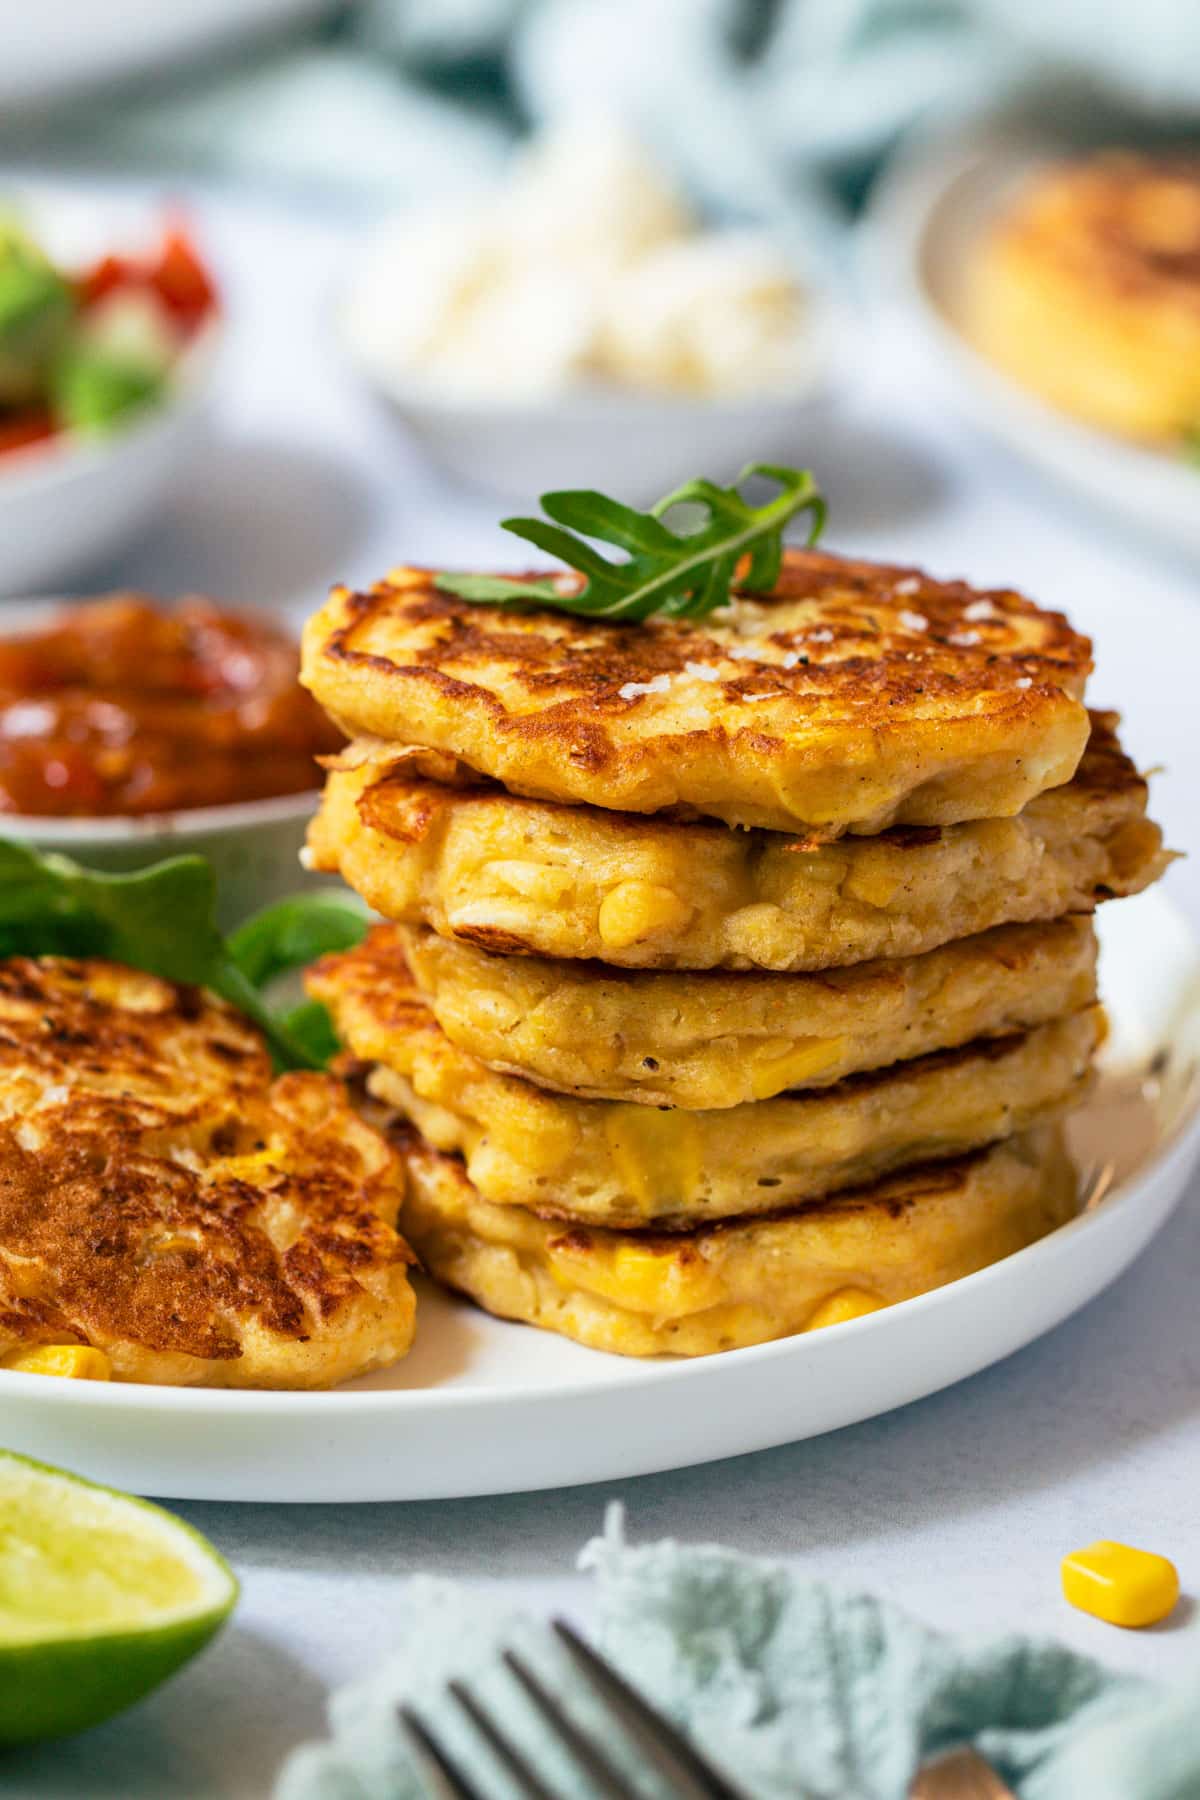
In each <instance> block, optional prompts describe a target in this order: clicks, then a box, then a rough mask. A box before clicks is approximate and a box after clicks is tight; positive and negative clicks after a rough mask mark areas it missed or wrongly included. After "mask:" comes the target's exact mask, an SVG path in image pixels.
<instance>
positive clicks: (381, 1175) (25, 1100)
mask: <svg viewBox="0 0 1200 1800" xmlns="http://www.w3.org/2000/svg"><path fill="white" fill-rule="evenodd" d="M402 1192H403V1175H402V1170H401V1168H400V1166H399V1164H398V1162H397V1159H396V1156H395V1154H394V1152H393V1151H392V1150H391V1149H390V1147H389V1146H388V1145H387V1144H386V1143H385V1142H384V1140H383V1139H382V1138H381V1137H380V1136H379V1135H378V1134H377V1133H376V1132H374V1131H373V1130H371V1128H370V1127H369V1126H367V1125H366V1124H364V1123H363V1122H362V1121H361V1119H359V1118H358V1116H357V1115H356V1113H355V1112H354V1111H353V1110H352V1108H351V1106H350V1104H349V1101H348V1099H347V1096H346V1093H345V1089H344V1088H343V1086H342V1084H341V1083H340V1082H339V1081H337V1080H336V1079H335V1078H334V1077H332V1076H324V1075H285V1076H282V1077H280V1078H279V1079H278V1080H272V1076H271V1065H270V1060H269V1057H268V1055H267V1052H266V1048H265V1046H264V1043H263V1041H262V1039H261V1038H260V1036H259V1035H258V1033H257V1032H256V1031H255V1030H254V1029H253V1027H251V1026H250V1025H249V1024H248V1023H247V1021H246V1020H245V1019H243V1018H242V1017H241V1016H240V1015H239V1014H237V1013H235V1012H234V1011H233V1010H232V1009H231V1008H229V1007H227V1006H226V1005H224V1004H223V1003H222V1002H221V1001H218V1000H215V999H213V998H211V997H210V996H208V995H205V994H203V993H201V992H199V991H197V990H196V989H193V988H186V987H175V986H172V985H171V984H170V983H167V982H163V981H159V980H157V979H155V978H154V977H153V976H149V975H144V974H141V973H139V972H137V971H135V970H132V969H127V968H124V967H121V966H119V965H117V964H113V963H104V962H97V961H71V960H65V959H52V958H43V959H38V960H34V959H27V958H22V957H16V958H12V959H10V960H8V961H6V962H0V1358H3V1357H4V1356H5V1355H7V1354H9V1353H11V1352H12V1351H13V1350H15V1349H17V1348H19V1347H23V1346H29V1345H33V1344H38V1343H81V1344H91V1345H94V1346H96V1347H97V1348H98V1349H101V1350H103V1351H105V1352H106V1353H107V1355H108V1356H109V1358H110V1359H111V1363H112V1371H113V1375H114V1377H115V1378H116V1379H118V1380H125V1381H158V1382H168V1383H174V1384H202V1385H208V1386H214V1387H322V1386H327V1385H330V1384H332V1383H334V1382H337V1381H344V1380H346V1379H348V1378H349V1377H350V1376H353V1375H357V1374H361V1373H363V1372H364V1371H365V1370H367V1369H372V1368H378V1367H381V1366H384V1365H386V1364H387V1363H390V1362H392V1361H394V1360H395V1359H396V1358H397V1357H399V1356H402V1355H403V1354H404V1353H405V1351H406V1350H407V1349H408V1347H409V1344H410V1342H411V1340H412V1334H413V1325H414V1310H415V1301H414V1297H413V1292H412V1288H411V1286H410V1284H409V1280H408V1266H409V1264H410V1262H411V1260H412V1257H411V1252H410V1251H409V1249H408V1247H407V1245H406V1244H405V1243H404V1241H403V1239H402V1238H400V1237H399V1236H398V1235H397V1233H396V1230H395V1222H396V1216H397V1212H398V1209H399V1206H400V1201H401V1198H402ZM0 1379H2V1377H0Z"/></svg>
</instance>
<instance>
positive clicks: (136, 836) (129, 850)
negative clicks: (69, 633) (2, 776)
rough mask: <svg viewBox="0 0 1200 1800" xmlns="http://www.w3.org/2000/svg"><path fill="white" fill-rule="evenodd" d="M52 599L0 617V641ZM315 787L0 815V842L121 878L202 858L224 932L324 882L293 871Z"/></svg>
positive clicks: (26, 603)
mask: <svg viewBox="0 0 1200 1800" xmlns="http://www.w3.org/2000/svg"><path fill="white" fill-rule="evenodd" d="M63 604H64V603H63V602H62V601H60V600H19V601H14V602H12V603H11V604H10V605H7V606H5V607H4V608H3V610H2V611H0V635H7V636H11V635H13V634H15V633H17V632H21V631H29V630H36V629H37V628H38V627H39V626H40V625H43V624H46V623H48V622H49V620H50V619H51V618H53V617H54V616H55V615H56V614H57V613H58V612H59V611H61V609H62V606H63ZM319 797H320V794H319V788H317V787H314V788H312V789H310V790H308V791H307V792H306V793H302V794H282V795H280V796H279V797H278V798H276V799H271V800H248V801H241V802H237V803H235V804H232V805H229V806H203V807H192V808H190V809H185V810H183V811H180V812H171V813H153V814H148V815H147V816H145V817H128V818H95V819H62V818H38V817H34V816H30V815H23V814H18V813H0V838H15V839H19V840H20V841H21V842H22V843H26V844H32V845H33V846H34V847H35V848H36V849H38V850H47V851H57V852H59V853H60V854H61V855H63V856H70V857H73V858H74V860H75V861H76V862H80V863H83V864H84V865H85V866H86V867H88V868H91V869H100V870H103V871H105V872H106V873H109V874H126V873H128V872H129V871H131V870H133V869H143V868H146V867H147V866H148V865H149V864H150V863H156V862H161V861H162V860H163V859H164V858H165V857H168V856H185V855H188V854H193V853H195V854H198V855H200V856H205V857H207V858H208V860H209V862H210V863H211V864H212V867H213V874H214V876H215V877H216V882H217V923H218V924H219V925H220V927H221V929H222V930H226V931H227V930H230V929H232V928H233V927H234V926H236V925H240V924H241V923H242V921H243V920H244V919H245V918H247V917H248V916H249V914H250V913H252V912H254V911H256V910H257V908H258V907H260V906H266V905H269V904H270V902H271V901H273V900H281V899H283V898H284V896H285V895H287V894H294V893H295V892H296V891H297V890H298V889H300V888H304V887H313V886H319V885H320V884H321V883H322V882H323V883H324V884H325V885H328V883H329V877H328V876H316V875H310V874H307V873H306V872H305V870H304V869H303V868H302V867H301V865H300V851H301V848H302V847H303V844H304V836H305V831H306V828H307V826H308V821H309V820H310V819H311V817H312V815H313V813H314V812H315V811H316V809H317V801H318V799H319Z"/></svg>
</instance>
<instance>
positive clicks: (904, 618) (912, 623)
mask: <svg viewBox="0 0 1200 1800" xmlns="http://www.w3.org/2000/svg"><path fill="white" fill-rule="evenodd" d="M897 616H898V618H899V620H900V623H901V625H903V627H904V629H905V631H928V630H929V620H928V619H927V618H926V617H925V614H924V613H919V612H908V611H905V612H902V613H899V614H898V615H897Z"/></svg>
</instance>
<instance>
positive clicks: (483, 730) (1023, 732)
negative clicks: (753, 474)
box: [302, 550, 1091, 840]
mask: <svg viewBox="0 0 1200 1800" xmlns="http://www.w3.org/2000/svg"><path fill="white" fill-rule="evenodd" d="M1090 669H1091V646H1090V644H1089V643H1088V640H1087V639H1086V638H1084V637H1081V636H1079V635H1078V634H1077V633H1076V632H1074V631H1073V630H1072V629H1071V627H1070V626H1069V625H1068V623H1067V621H1066V620H1065V619H1064V618H1063V617H1062V616H1061V614H1058V613H1051V612H1045V611H1042V610H1041V609H1040V608H1038V607H1037V606H1035V605H1034V604H1033V603H1032V602H1031V601H1029V600H1025V599H1023V598H1022V597H1021V596H1020V595H1019V594H1015V593H1012V592H1011V591H1009V590H1007V589H993V590H990V591H988V592H981V591H979V590H978V589H975V588H972V587H969V586H967V584H966V583H964V582H942V581H935V580H933V579H932V578H931V577H929V576H927V575H925V574H922V573H921V572H920V571H918V570H914V569H907V568H896V567H890V566H886V565H883V564H877V563H868V562H858V561H853V560H851V559H848V558H843V557H838V556H833V555H830V554H827V553H825V552H822V551H799V550H795V551H789V552H788V553H787V555H786V557H785V560H784V565H783V570H782V573H781V576H780V579H779V582H778V585H777V587H776V589H775V591H774V592H773V593H772V594H770V595H767V596H761V595H760V596H750V595H743V596H740V597H737V598H735V600H734V601H733V602H732V603H731V604H730V605H729V606H727V607H725V608H723V609H722V610H721V611H719V612H717V613H714V614H712V615H711V616H710V617H709V618H707V619H703V620H700V621H697V622H692V623H689V622H686V621H684V622H680V621H673V620H669V619H661V618H656V619H651V620H649V621H647V622H646V623H644V624H640V625H631V624H611V623H605V622H603V621H595V620H588V619H583V618H579V617H575V616H572V615H570V614H567V613H562V612H557V611H551V610H542V611H534V612H506V611H502V610H500V609H498V608H494V607H485V606H476V605H471V604H470V603H468V602H467V601H463V600H459V599H456V598H454V597H453V596H451V595H449V594H446V593H443V592H441V591H439V590H438V589H437V588H436V586H435V585H434V580H433V577H432V576H431V574H430V572H429V571H427V570H421V569H407V568H401V569H397V570H395V571H394V572H393V573H392V575H391V576H390V577H389V578H388V579H387V580H386V581H382V582H380V583H378V584H377V585H376V586H375V587H373V588H372V589H370V591H369V592H366V593H354V592H351V591H350V590H349V589H346V588H337V589H335V590H334V593H333V595H332V597H331V599H330V600H329V602H328V604H327V605H326V606H325V608H324V609H323V610H322V611H321V612H319V613H318V614H317V615H316V616H315V617H314V618H313V619H311V620H310V621H309V624H308V626H307V628H306V631H305V635H304V649H303V669H302V678H303V680H304V681H305V683H306V685H307V686H309V687H310V688H311V689H312V691H313V693H314V694H315V695H316V696H317V698H318V699H319V700H320V701H321V703H322V705H323V706H325V708H326V709H327V711H328V712H329V713H330V715H331V716H332V717H333V718H334V719H335V721H336V722H337V723H338V724H339V725H341V726H342V728H343V729H345V730H346V731H347V733H348V735H350V736H355V735H357V736H364V735H365V736H372V737H376V738H381V739H385V740H387V741H388V742H390V743H394V744H399V745H419V746H424V747H429V748H432V749H434V750H441V751H446V752H449V753H450V754H452V755H454V756H456V757H460V758H461V759H462V760H463V761H464V762H466V763H467V764H468V765H469V766H470V767H471V768H473V769H475V770H478V771H480V772H482V773H483V774H485V775H489V776H492V777H495V778H496V779H497V780H499V781H502V782H503V783H504V784H505V785H506V786H507V787H508V788H509V789H510V790H511V791H512V792H514V793H519V794H525V795H531V796H534V797H536V798H541V799H547V800H555V801H564V802H584V803H587V804H589V805H592V806H598V807H605V808H612V809H618V810H624V811H628V812H635V813H656V812H660V811H663V810H664V809H668V808H673V807H679V806H684V807H688V808H690V809H694V810H695V811H696V812H699V813H702V814H711V815H714V816H715V817H717V818H719V819H723V820H725V821H726V823H728V824H731V825H747V826H762V827H767V828H769V829H773V830H779V831H796V830H803V831H805V832H806V833H807V834H808V835H810V836H811V837H813V838H820V839H825V840H827V839H831V838H836V837H838V836H840V835H841V834H842V833H843V832H846V831H858V832H865V833H872V832H877V831H880V830H883V829H884V828H885V827H887V826H889V825H892V824H915V825H923V826H924V825H936V826H941V825H949V824H954V823H956V822H958V821H960V820H963V819H973V818H984V817H989V818H994V817H1003V816H1008V815H1011V814H1013V813H1015V812H1017V811H1019V809H1020V808H1021V807H1022V806H1023V805H1024V804H1025V803H1026V801H1028V800H1030V799H1031V798H1032V797H1033V796H1034V795H1035V794H1038V793H1041V792H1042V791H1043V789H1046V788H1051V787H1055V786H1057V785H1058V784H1059V783H1061V782H1064V781H1068V780H1069V779H1070V777H1071V776H1072V774H1073V773H1074V771H1075V768H1076V765H1077V764H1078V761H1079V758H1080V756H1081V755H1082V753H1083V748H1084V745H1085V743H1086V741H1087V731H1088V727H1087V717H1086V714H1085V712H1084V709H1083V706H1082V704H1081V696H1082V693H1083V689H1084V684H1085V681H1086V678H1087V675H1088V672H1089V670H1090Z"/></svg>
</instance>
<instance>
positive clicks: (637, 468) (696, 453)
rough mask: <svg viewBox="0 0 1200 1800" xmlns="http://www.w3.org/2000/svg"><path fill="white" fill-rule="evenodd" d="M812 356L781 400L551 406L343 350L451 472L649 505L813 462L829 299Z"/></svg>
mask: <svg viewBox="0 0 1200 1800" xmlns="http://www.w3.org/2000/svg"><path fill="white" fill-rule="evenodd" d="M809 330H810V334H811V351H812V354H811V357H810V358H809V362H808V367H807V369H806V371H805V372H804V374H803V375H802V376H801V377H800V378H799V379H797V380H796V381H795V382H793V383H792V384H790V385H789V386H788V387H787V388H786V389H785V390H783V391H780V392H773V393H761V394H758V393H755V394H738V395H723V396H720V397H707V396H706V397H700V396H697V397H695V398H693V397H691V396H687V395H677V394H672V393H670V392H666V391H656V390H652V389H649V388H641V389H637V388H633V387H630V388H619V387H616V386H615V385H614V386H612V387H601V386H599V385H597V386H595V387H590V388H583V387H580V388H578V389H573V390H569V391H563V392H562V393H559V394H556V395H554V396H553V397H551V398H538V399H537V400H529V401H515V400H508V399H501V398H495V399H491V398H488V399H479V400H474V399H471V398H469V397H467V396H465V395H463V394H462V393H460V392H455V391H450V390H448V389H447V388H446V387H444V386H442V385H441V384H440V383H435V382H432V381H430V380H428V379H426V378H422V377H421V376H419V375H417V374H412V375H403V374H401V373H400V372H398V371H397V370H396V369H395V368H391V367H387V366H384V365H382V364H381V363H379V362H378V361H376V360H375V359H374V358H372V357H371V356H370V355H369V354H368V352H367V351H366V350H365V349H364V347H363V346H362V345H361V343H358V342H356V341H355V340H354V338H353V337H352V335H351V334H350V333H349V332H348V331H347V330H345V328H344V326H343V329H342V331H341V338H342V344H343V347H344V349H345V351H346V354H347V356H348V357H349V359H350V361H351V363H352V364H353V365H354V367H355V368H356V369H357V370H358V372H359V374H360V375H361V377H362V378H363V379H364V380H365V381H366V382H367V384H368V385H369V386H370V387H371V388H372V390H373V391H374V392H375V393H376V394H377V395H379V396H380V397H381V398H382V399H383V400H384V401H385V402H386V403H387V405H388V406H389V408H390V409H391V410H392V411H393V412H394V413H395V414H396V415H397V416H398V418H399V419H400V420H401V421H402V423H403V424H404V425H405V427H406V428H407V429H408V430H409V431H410V432H411V433H412V435H413V436H414V437H415V438H417V439H418V440H419V442H420V443H421V444H422V446H423V447H424V449H425V450H426V451H427V452H428V454H429V455H430V456H431V457H432V458H433V459H434V461H435V462H437V463H439V464H440V465H441V467H442V468H444V469H446V470H448V471H449V472H450V473H451V474H452V475H456V476H458V477H459V478H460V479H461V480H463V481H467V482H470V483H472V484H474V485H475V486H477V487H480V488H486V489H489V490H490V491H491V492H492V493H495V494H499V495H502V496H504V497H505V498H508V499H513V500H519V501H522V502H524V503H525V504H527V505H528V504H530V503H531V502H532V500H533V499H534V497H535V496H536V495H538V494H540V493H543V492H545V491H546V490H548V489H551V488H573V487H595V488H601V489H603V490H604V491H605V492H606V493H612V494H616V495H618V496H619V497H620V498H621V499H623V500H625V501H627V502H629V503H630V504H632V505H646V504H649V503H650V502H651V501H653V500H657V499H658V498H659V497H660V496H661V495H663V494H665V493H667V492H669V491H670V490H671V489H672V488H674V487H678V486H679V484H680V483H681V482H684V481H688V480H690V479H691V478H692V477H693V476H696V475H707V476H709V477H710V478H711V479H713V480H716V481H719V480H725V479H728V478H730V477H732V476H733V475H735V474H736V473H737V471H738V470H739V469H740V468H741V467H742V465H743V464H744V463H747V462H770V461H775V462H786V463H804V462H806V461H807V460H809V459H810V457H811V454H812V452H813V449H814V426H815V422H816V420H817V419H818V417H819V416H820V413H821V409H822V403H823V402H824V400H825V398H826V396H827V393H828V389H829V385H830V381H831V377H832V370H833V362H834V328H833V321H832V316H831V313H830V310H829V307H828V305H827V303H825V302H823V301H821V300H820V299H818V298H817V297H816V296H812V297H811V298H810V320H809Z"/></svg>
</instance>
